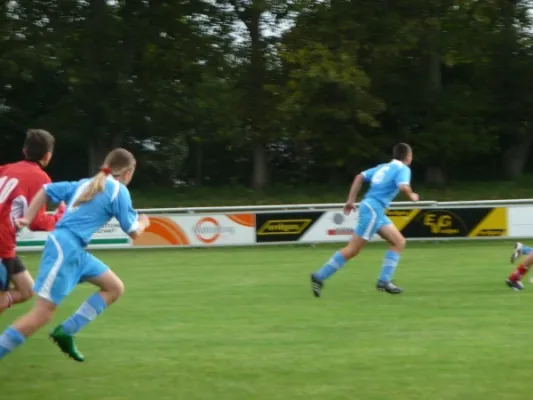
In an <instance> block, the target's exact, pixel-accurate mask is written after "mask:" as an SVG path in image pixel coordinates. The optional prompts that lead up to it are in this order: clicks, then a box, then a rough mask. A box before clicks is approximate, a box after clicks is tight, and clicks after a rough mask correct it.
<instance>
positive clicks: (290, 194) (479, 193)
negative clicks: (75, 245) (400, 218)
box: [132, 177, 533, 208]
mask: <svg viewBox="0 0 533 400" xmlns="http://www.w3.org/2000/svg"><path fill="white" fill-rule="evenodd" d="M532 180H533V179H531V177H526V178H524V179H522V180H520V181H507V182H456V183H451V184H449V185H448V186H447V187H446V188H440V189H438V188H431V187H426V186H424V185H419V184H414V185H413V187H414V189H415V190H416V191H417V192H418V193H419V194H420V196H421V199H422V200H436V201H458V200H493V199H524V198H533V185H532V184H531V181H532ZM348 189H349V182H347V183H346V185H341V186H331V185H328V186H308V185H303V186H298V187H292V186H276V187H274V188H270V189H268V190H266V191H265V192H264V193H259V192H254V191H252V190H250V189H247V188H243V187H231V186H228V187H225V188H202V187H190V188H181V189H174V190H173V189H160V188H159V189H157V188H156V189H147V188H144V189H142V190H137V191H136V190H134V191H133V192H132V196H133V200H134V203H135V206H136V207H140V208H159V207H164V208H166V207H201V206H209V207H211V206H232V205H268V204H311V203H342V202H344V201H345V199H346V195H347V193H348ZM398 200H401V199H400V197H398Z"/></svg>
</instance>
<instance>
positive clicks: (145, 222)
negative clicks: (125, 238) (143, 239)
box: [129, 214, 150, 240]
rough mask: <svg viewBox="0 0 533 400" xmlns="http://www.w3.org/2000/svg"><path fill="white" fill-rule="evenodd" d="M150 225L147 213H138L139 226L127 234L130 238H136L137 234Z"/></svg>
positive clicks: (139, 234)
mask: <svg viewBox="0 0 533 400" xmlns="http://www.w3.org/2000/svg"><path fill="white" fill-rule="evenodd" d="M149 226H150V218H148V216H147V215H145V214H141V215H139V228H137V230H135V231H133V232H131V233H130V234H129V235H130V237H131V238H132V239H134V240H135V239H137V238H138V237H139V236H141V235H142V234H143V233H144V231H145V230H146V228H148V227H149Z"/></svg>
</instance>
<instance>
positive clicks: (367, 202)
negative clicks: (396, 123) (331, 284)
mask: <svg viewBox="0 0 533 400" xmlns="http://www.w3.org/2000/svg"><path fill="white" fill-rule="evenodd" d="M412 159H413V152H412V150H411V147H410V146H409V145H407V144H405V143H399V144H397V145H396V146H395V147H394V149H393V160H392V161H391V162H389V163H386V164H380V165H378V166H377V167H374V168H371V169H368V170H366V171H363V172H361V173H360V174H359V175H357V176H356V177H355V179H354V181H353V184H352V187H351V189H350V193H349V195H348V200H347V201H346V205H345V206H344V213H345V214H346V215H348V214H350V212H352V211H355V209H356V207H355V200H356V198H357V194H358V193H359V190H360V189H361V186H362V185H363V183H364V182H369V183H370V189H369V190H368V192H367V193H366V195H365V197H364V198H363V200H362V201H361V204H360V205H359V221H358V223H357V227H356V228H355V231H354V234H353V236H352V239H351V240H350V242H348V244H347V245H346V246H345V247H344V248H343V249H341V250H339V251H338V252H336V253H335V254H334V255H333V257H332V258H331V259H330V260H329V261H328V262H327V263H326V264H325V265H324V266H323V267H322V268H321V269H320V270H318V271H317V272H315V273H313V274H311V288H312V290H313V294H314V295H315V296H316V297H320V293H321V291H322V288H323V287H324V281H325V280H326V279H328V278H329V277H330V276H331V275H333V274H334V273H335V272H337V271H338V270H339V269H340V268H341V267H342V266H344V264H346V262H347V261H348V260H350V259H351V258H353V257H355V256H356V255H358V254H359V252H360V251H361V249H362V248H363V247H364V245H365V244H366V243H367V242H368V241H370V240H371V239H372V237H373V236H374V235H375V234H376V233H377V234H378V235H380V236H381V237H382V238H383V239H385V240H386V241H387V242H389V243H390V245H391V247H390V248H389V250H388V251H387V252H386V253H385V258H384V259H383V267H382V269H381V274H380V276H379V279H378V282H377V285H376V288H377V289H378V290H381V291H385V292H388V293H392V294H397V293H402V292H403V290H402V289H401V288H399V287H398V286H396V285H394V283H392V276H393V274H394V271H395V269H396V266H397V265H398V262H399V261H400V253H401V252H402V250H403V248H404V247H405V238H404V237H403V235H402V234H401V233H400V231H399V230H398V229H397V228H396V227H395V226H394V225H393V223H392V222H391V220H390V219H389V218H388V217H387V215H386V214H385V211H386V209H387V207H388V206H389V204H390V202H391V201H392V200H393V199H394V198H395V197H396V195H397V194H398V193H399V192H400V191H401V192H403V193H404V194H405V195H406V196H407V197H408V198H409V199H410V200H412V201H418V195H417V194H416V193H414V192H413V191H412V189H411V170H410V168H409V165H410V164H411V161H412Z"/></svg>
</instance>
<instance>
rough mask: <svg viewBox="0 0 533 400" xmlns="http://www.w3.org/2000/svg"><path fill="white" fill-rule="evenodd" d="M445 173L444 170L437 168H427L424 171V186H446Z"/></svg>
mask: <svg viewBox="0 0 533 400" xmlns="http://www.w3.org/2000/svg"><path fill="white" fill-rule="evenodd" d="M447 180H448V179H447V177H446V173H445V172H444V169H443V168H441V167H438V166H431V167H428V169H427V170H426V184H427V185H431V186H437V187H444V186H446V182H447Z"/></svg>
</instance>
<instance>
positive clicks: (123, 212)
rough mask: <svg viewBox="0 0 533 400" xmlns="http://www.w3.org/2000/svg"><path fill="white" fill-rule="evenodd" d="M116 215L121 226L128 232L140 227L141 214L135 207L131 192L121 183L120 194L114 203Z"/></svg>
mask: <svg viewBox="0 0 533 400" xmlns="http://www.w3.org/2000/svg"><path fill="white" fill-rule="evenodd" d="M113 205H114V212H113V214H114V217H115V218H116V219H117V220H118V223H119V224H120V228H121V229H122V230H123V231H124V232H125V233H127V234H130V233H133V232H135V231H136V230H137V229H139V220H138V219H139V215H138V214H137V211H136V210H135V209H134V208H133V204H132V202H131V196H130V192H129V191H128V189H127V188H126V186H124V185H120V189H119V191H118V196H117V198H116V199H115V201H114V203H113Z"/></svg>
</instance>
